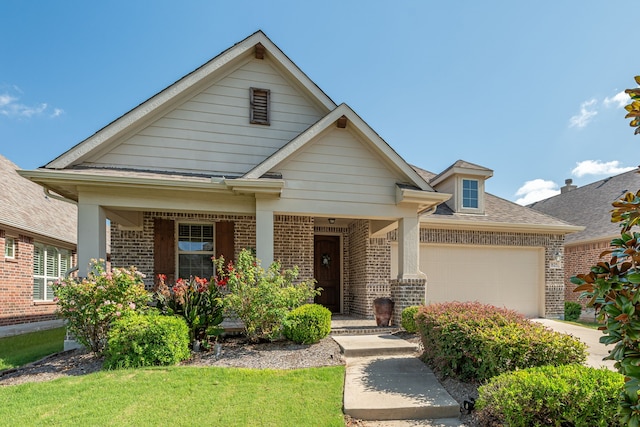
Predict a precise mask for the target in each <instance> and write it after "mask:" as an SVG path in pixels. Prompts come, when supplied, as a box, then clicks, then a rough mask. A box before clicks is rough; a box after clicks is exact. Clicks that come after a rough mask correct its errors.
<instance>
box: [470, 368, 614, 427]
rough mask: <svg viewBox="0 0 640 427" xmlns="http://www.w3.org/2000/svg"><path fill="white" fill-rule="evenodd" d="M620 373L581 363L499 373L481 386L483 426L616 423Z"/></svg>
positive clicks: (479, 404) (480, 397)
mask: <svg viewBox="0 0 640 427" xmlns="http://www.w3.org/2000/svg"><path fill="white" fill-rule="evenodd" d="M623 384H624V378H623V376H622V375H620V374H618V373H616V372H612V371H609V370H607V369H595V368H589V367H586V366H581V365H575V364H574V365H564V366H541V367H537V368H530V369H524V370H521V371H516V372H509V373H504V374H501V375H499V376H497V377H494V378H492V379H490V380H489V382H488V383H487V384H486V385H483V386H481V387H480V388H479V389H478V393H479V398H478V400H477V402H476V408H477V409H478V410H479V412H478V419H479V420H480V422H481V424H482V425H509V426H512V427H517V426H522V427H529V426H548V425H554V426H603V427H604V426H615V425H621V424H620V423H619V420H618V418H617V417H616V412H617V409H618V402H617V399H618V394H619V393H620V390H621V389H622V385H623Z"/></svg>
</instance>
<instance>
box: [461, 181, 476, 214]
mask: <svg viewBox="0 0 640 427" xmlns="http://www.w3.org/2000/svg"><path fill="white" fill-rule="evenodd" d="M462 207H463V208H472V209H478V181H476V180H475V179H463V180H462Z"/></svg>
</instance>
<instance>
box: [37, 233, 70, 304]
mask: <svg viewBox="0 0 640 427" xmlns="http://www.w3.org/2000/svg"><path fill="white" fill-rule="evenodd" d="M70 268H71V252H70V251H68V250H67V249H59V248H56V247H53V246H47V245H42V244H39V243H36V244H35V245H34V246H33V299H34V300H37V301H52V300H53V289H51V282H55V281H56V280H58V279H59V278H60V277H62V276H64V274H65V273H66V272H67V270H69V269H70Z"/></svg>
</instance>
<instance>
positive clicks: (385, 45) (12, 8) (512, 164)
mask: <svg viewBox="0 0 640 427" xmlns="http://www.w3.org/2000/svg"><path fill="white" fill-rule="evenodd" d="M636 5H637V3H636V2H633V1H630V0H627V1H615V2H608V1H607V2H605V1H601V0H597V1H596V0H563V1H552V0H547V1H539V2H519V1H506V0H504V1H485V2H478V1H470V0H469V1H457V2H445V1H427V0H421V1H393V2H392V1H372V0H369V1H331V0H328V1H316V2H301V1H290V2H284V1H269V2H266V1H261V2H251V1H232V2H231V1H189V0H184V1H180V2H178V1H153V2H151V1H148V2H142V1H140V2H136V1H131V0H129V1H103V2H82V1H65V0H58V1H55V2H29V1H8V0H4V1H0V16H2V17H3V19H2V21H3V25H2V26H0V40H2V41H1V42H0V154H1V155H3V156H5V157H7V158H9V159H10V160H12V161H13V162H15V163H16V164H17V165H18V166H20V167H21V168H23V169H34V168H37V167H39V166H42V165H44V164H45V163H47V162H49V161H50V160H52V159H53V158H55V157H56V156H58V155H59V154H61V153H63V152H64V151H66V150H67V149H69V148H71V147H72V146H73V145H75V144H77V143H78V142H80V141H82V140H83V139H85V138H87V137H88V136H90V135H92V134H93V133H95V132H96V131H98V130H99V129H101V128H102V127H104V126H105V125H107V124H109V123H110V122H111V121H113V120H114V119H116V118H118V117H120V116H121V115H122V114H124V113H126V112H127V111H129V110H130V109H132V108H133V107H135V106H136V105H138V104H140V103H141V102H143V101H145V100H146V99H148V98H149V97H151V96H152V95H154V94H155V93H157V92H159V91H161V90H162V89H164V88H165V87H166V86H168V85H170V84H171V83H173V82H174V81H176V80H178V79H179V78H181V77H182V76H184V75H185V74H187V73H189V72H190V71H192V70H193V69H195V68H197V67H198V66H200V65H202V64H203V63H204V62H206V61H208V60H209V59H211V58H213V57H214V56H216V55H217V54H219V53H220V52H221V51H223V50H225V49H227V48H228V47H230V46H231V45H233V44H234V43H236V42H238V41H240V40H242V39H244V38H245V37H247V36H248V35H250V34H252V33H253V32H255V31H256V30H258V29H262V30H263V31H264V32H265V33H266V34H267V36H269V37H270V38H271V40H272V41H273V42H274V43H275V44H276V45H278V46H279V47H280V48H281V49H282V50H283V51H284V52H285V53H286V54H287V55H288V56H289V57H290V58H291V59H292V60H293V61H294V62H295V63H296V64H297V65H298V66H299V67H300V68H301V69H302V70H303V71H304V72H305V73H306V74H307V75H308V76H309V77H310V78H311V79H312V80H313V81H315V82H316V84H318V86H320V88H321V89H323V90H324V91H325V93H327V94H328V95H329V96H330V97H331V98H332V99H333V100H334V101H335V102H337V103H342V102H345V103H347V104H349V105H350V106H351V107H352V108H353V109H354V110H355V111H356V112H357V113H358V114H359V115H360V116H361V117H362V118H363V119H364V120H365V121H366V122H367V123H369V125H370V126H371V127H372V128H373V129H374V130H376V131H377V132H378V134H379V135H380V136H381V137H382V138H384V139H385V140H386V141H387V142H388V143H389V144H390V145H391V146H392V147H393V148H394V149H395V150H396V151H397V152H398V153H399V154H400V155H401V156H403V157H404V158H405V159H406V160H407V161H409V162H410V163H412V164H415V165H418V166H420V167H423V168H425V169H428V170H431V171H433V172H440V171H442V170H444V169H445V168H446V167H448V166H449V165H451V164H452V163H453V162H455V161H456V160H458V159H464V160H466V161H469V162H473V163H477V164H479V165H482V166H485V167H488V168H491V169H493V170H494V176H493V178H491V179H490V180H489V181H488V182H487V190H488V191H489V192H491V193H493V194H496V195H498V196H500V197H504V198H506V199H509V200H513V201H518V200H519V201H520V203H526V202H532V201H534V200H535V199H536V198H540V197H541V194H542V195H545V196H548V195H551V194H553V193H554V191H555V192H557V191H558V189H559V187H560V186H562V185H563V184H564V180H565V179H566V178H572V179H573V181H574V184H577V185H584V184H587V183H589V182H593V181H595V180H598V179H601V178H603V177H605V176H610V175H615V174H618V173H621V172H623V171H625V170H626V169H628V168H632V167H634V166H637V165H638V163H640V162H639V160H638V156H637V154H636V153H637V152H638V149H639V148H640V136H638V137H634V135H633V129H632V128H630V127H629V126H628V120H625V119H624V118H623V117H624V111H623V109H622V106H623V105H624V104H626V103H627V102H628V98H626V97H621V96H620V95H621V93H620V92H621V91H623V90H624V89H625V88H628V87H632V86H634V85H635V83H634V80H633V76H634V75H636V74H640V64H639V63H638V62H639V61H640V60H639V59H638V55H637V54H636V52H635V50H634V49H636V48H637V46H635V44H634V43H635V41H634V36H633V34H631V29H632V28H633V22H632V21H633V20H632V19H630V18H629V16H632V15H633V13H634V12H635V11H636V10H637V8H636V7H635V6H636ZM622 95H623V94H622ZM540 191H542V192H540ZM536 194H537V196H535V195H536Z"/></svg>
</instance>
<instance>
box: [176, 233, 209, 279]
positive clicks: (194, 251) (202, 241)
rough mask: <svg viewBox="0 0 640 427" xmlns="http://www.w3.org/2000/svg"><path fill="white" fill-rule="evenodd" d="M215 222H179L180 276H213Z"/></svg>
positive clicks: (184, 277) (207, 277)
mask: <svg viewBox="0 0 640 427" xmlns="http://www.w3.org/2000/svg"><path fill="white" fill-rule="evenodd" d="M213 233H214V230H213V224H178V277H180V278H182V279H188V278H189V277H190V276H194V277H195V276H198V277H202V278H206V279H209V278H211V276H213V261H212V260H211V258H212V257H213V256H214V243H213V242H214V240H213V236H214V234H213Z"/></svg>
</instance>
